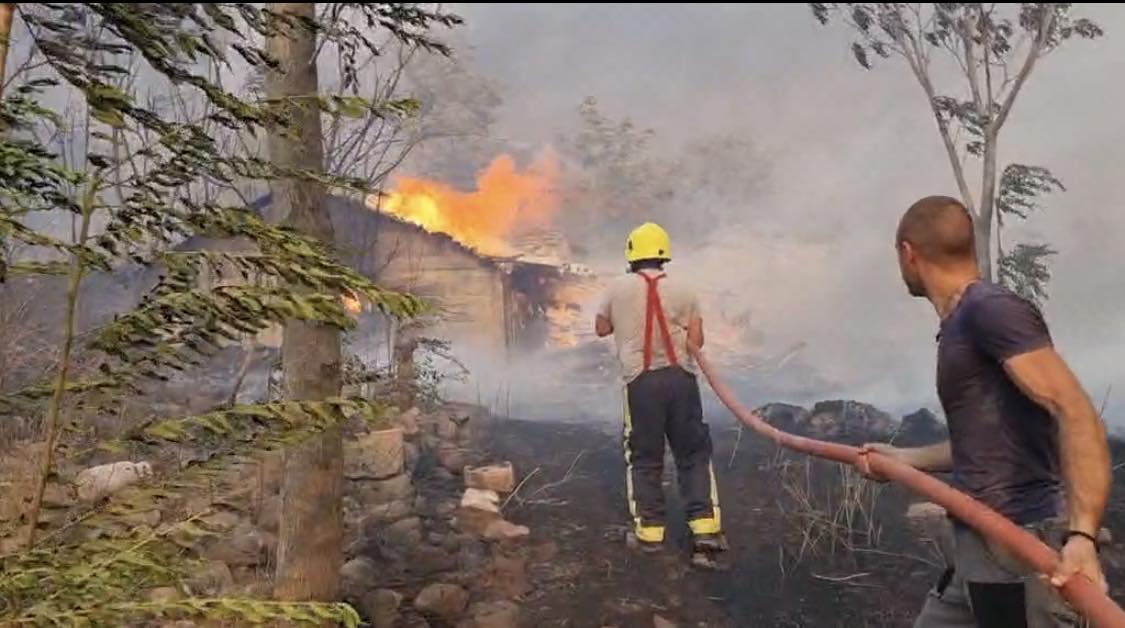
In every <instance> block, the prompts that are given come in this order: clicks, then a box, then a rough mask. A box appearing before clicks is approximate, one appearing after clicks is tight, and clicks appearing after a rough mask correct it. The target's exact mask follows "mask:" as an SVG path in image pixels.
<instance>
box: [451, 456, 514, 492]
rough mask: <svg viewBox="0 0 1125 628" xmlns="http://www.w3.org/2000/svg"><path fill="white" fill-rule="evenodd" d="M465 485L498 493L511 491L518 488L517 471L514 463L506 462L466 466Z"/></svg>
mask: <svg viewBox="0 0 1125 628" xmlns="http://www.w3.org/2000/svg"><path fill="white" fill-rule="evenodd" d="M464 476H465V486H466V487H468V488H479V489H483V490H487V491H496V492H497V493H511V492H512V491H513V490H515V488H516V473H515V471H514V470H513V469H512V463H510V462H504V463H501V464H492V465H487V466H483V467H465V470H464Z"/></svg>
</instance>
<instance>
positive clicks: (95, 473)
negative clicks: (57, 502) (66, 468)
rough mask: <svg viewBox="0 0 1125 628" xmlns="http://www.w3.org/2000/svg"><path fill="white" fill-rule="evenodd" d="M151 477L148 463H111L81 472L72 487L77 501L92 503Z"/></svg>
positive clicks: (150, 467)
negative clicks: (76, 493)
mask: <svg viewBox="0 0 1125 628" xmlns="http://www.w3.org/2000/svg"><path fill="white" fill-rule="evenodd" d="M151 476H152V465H151V464H149V463H148V462H111V463H109V464H102V465H98V466H96V467H90V468H89V469H84V470H82V472H80V473H79V474H78V475H77V476H76V477H75V479H74V485H75V488H76V489H77V491H78V499H80V500H82V501H84V502H93V501H97V500H99V499H102V498H103V497H108V496H110V495H112V494H114V493H116V492H117V491H120V490H121V489H123V488H125V487H127V486H131V485H133V484H136V483H137V482H139V481H141V479H142V478H147V477H151Z"/></svg>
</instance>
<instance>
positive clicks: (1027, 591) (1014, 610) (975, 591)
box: [914, 519, 1088, 628]
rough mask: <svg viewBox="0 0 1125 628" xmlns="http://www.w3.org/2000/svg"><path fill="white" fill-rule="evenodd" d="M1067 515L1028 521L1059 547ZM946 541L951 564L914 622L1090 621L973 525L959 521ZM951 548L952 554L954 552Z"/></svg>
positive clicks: (941, 625)
mask: <svg viewBox="0 0 1125 628" xmlns="http://www.w3.org/2000/svg"><path fill="white" fill-rule="evenodd" d="M1065 526H1066V522H1065V521H1063V520H1056V519H1052V520H1048V521H1043V522H1040V523H1037V524H1032V525H1028V526H1025V527H1026V528H1027V529H1028V530H1029V531H1031V532H1032V533H1034V534H1036V535H1037V536H1038V537H1039V538H1040V539H1041V540H1043V542H1045V543H1047V544H1048V545H1050V546H1051V547H1053V548H1055V549H1058V548H1059V547H1060V545H1061V541H1062V535H1063V532H1064V531H1065V530H1066V527H1065ZM952 541H953V543H952V547H949V548H945V547H943V553H945V554H946V562H947V563H948V564H949V567H950V569H949V570H947V571H946V573H945V574H944V575H943V577H942V579H941V581H939V582H938V584H937V586H935V587H934V588H933V589H932V590H930V592H929V594H928V595H927V596H926V603H925V605H924V606H923V607H922V612H921V613H920V614H919V615H918V618H917V619H916V620H915V621H914V628H1063V627H1066V628H1070V627H1084V626H1087V625H1088V624H1087V623H1086V621H1085V620H1084V619H1082V618H1081V617H1079V615H1078V614H1077V613H1076V612H1075V611H1074V610H1073V609H1072V608H1070V607H1069V606H1068V605H1067V604H1066V602H1065V601H1064V600H1063V599H1062V598H1061V597H1060V596H1059V594H1058V593H1057V592H1056V591H1055V589H1054V587H1052V586H1051V584H1050V583H1049V582H1043V581H1041V580H1040V579H1039V577H1038V576H1037V574H1035V573H1034V572H1033V571H1032V570H1031V569H1029V568H1027V567H1025V566H1024V565H1023V564H1022V563H1021V562H1019V561H1018V560H1017V559H1016V558H1015V557H1014V556H1012V555H1011V554H1009V553H1008V552H1007V551H1006V550H1004V549H1002V548H1000V547H999V546H997V545H996V544H994V543H992V542H990V541H987V540H985V539H984V538H982V537H981V536H980V535H978V534H977V533H976V532H974V531H973V530H971V529H969V528H966V527H964V526H960V525H954V526H953V538H952ZM950 554H951V555H950Z"/></svg>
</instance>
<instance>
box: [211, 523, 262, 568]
mask: <svg viewBox="0 0 1125 628" xmlns="http://www.w3.org/2000/svg"><path fill="white" fill-rule="evenodd" d="M276 550H277V537H275V536H274V535H272V534H270V533H269V532H263V531H262V530H259V529H258V528H256V527H254V525H253V524H250V523H243V524H240V525H239V526H238V527H237V528H235V529H234V530H233V531H231V533H230V534H228V535H227V536H226V537H224V538H218V539H214V540H213V541H211V542H210V543H209V544H208V546H207V549H206V550H205V551H204V552H203V554H204V556H205V557H207V558H209V559H211V560H218V561H222V562H224V563H226V564H228V565H234V566H244V567H252V566H254V565H264V564H266V563H267V562H268V561H269V559H270V557H272V556H273V554H274V552H275V551H276Z"/></svg>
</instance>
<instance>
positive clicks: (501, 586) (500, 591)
mask: <svg viewBox="0 0 1125 628" xmlns="http://www.w3.org/2000/svg"><path fill="white" fill-rule="evenodd" d="M489 578H490V585H491V588H492V590H493V591H494V592H495V593H496V594H497V595H500V596H503V597H506V598H510V599H515V598H519V597H522V596H524V595H526V594H527V593H529V592H530V591H531V584H530V583H529V582H528V580H527V559H526V558H523V557H521V556H505V555H503V554H497V555H495V556H493V557H492V565H491V567H490V569H489Z"/></svg>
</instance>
